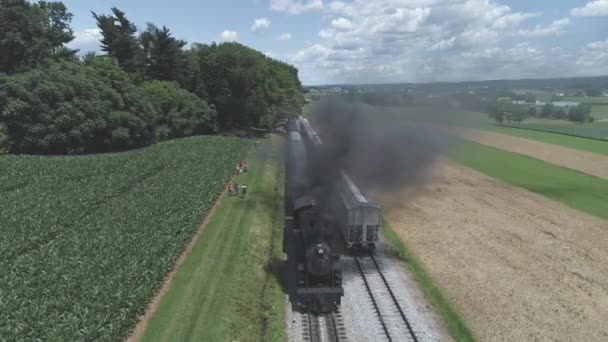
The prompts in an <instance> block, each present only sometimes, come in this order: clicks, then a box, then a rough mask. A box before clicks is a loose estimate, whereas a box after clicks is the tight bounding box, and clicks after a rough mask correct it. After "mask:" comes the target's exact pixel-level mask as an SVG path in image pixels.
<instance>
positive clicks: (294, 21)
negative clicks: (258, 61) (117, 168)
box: [64, 0, 608, 84]
mask: <svg viewBox="0 0 608 342" xmlns="http://www.w3.org/2000/svg"><path fill="white" fill-rule="evenodd" d="M64 3H65V4H66V5H67V6H68V9H69V10H70V11H71V12H72V13H73V14H74V20H73V22H72V27H73V28H74V31H75V32H76V39H75V40H74V42H72V43H71V44H70V45H71V46H72V47H77V48H80V49H81V50H82V51H83V52H85V51H98V50H99V47H98V45H99V43H98V39H99V32H98V31H97V30H96V26H95V22H94V20H93V18H92V16H91V13H90V11H95V12H97V13H109V11H110V8H111V7H114V6H116V7H118V8H120V9H122V10H123V11H125V12H126V13H127V16H128V17H129V18H130V19H131V20H132V21H133V22H135V23H136V25H137V26H138V27H139V28H143V27H145V24H146V23H147V22H151V23H154V24H156V25H158V26H162V25H166V26H167V27H169V28H170V29H171V30H172V32H173V33H174V35H175V36H176V37H178V38H181V39H184V40H187V41H189V42H202V43H208V42H211V41H222V40H237V41H239V42H241V43H244V44H246V45H248V46H251V47H253V48H255V49H257V50H260V51H262V52H264V53H267V54H269V55H271V56H273V57H275V58H278V59H281V60H284V61H287V62H289V63H292V64H294V65H296V66H297V67H298V68H299V69H300V76H301V78H302V80H303V82H304V83H305V84H323V83H383V82H429V81H462V80H480V79H497V78H522V77H530V78H547V77H561V76H585V75H600V74H608V0H594V1H589V0H559V1H555V0H552V1H549V0H546V1H532V0H240V1H237V0H223V1H204V0H199V1H195V0H174V1H166V0H164V1H160V0H89V1H82V0H64ZM256 20H257V21H256ZM256 23H257V25H256Z"/></svg>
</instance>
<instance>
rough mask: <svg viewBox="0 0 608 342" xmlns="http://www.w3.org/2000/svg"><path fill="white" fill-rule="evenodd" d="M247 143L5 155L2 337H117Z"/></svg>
mask: <svg viewBox="0 0 608 342" xmlns="http://www.w3.org/2000/svg"><path fill="white" fill-rule="evenodd" d="M243 148H244V142H243V141H241V140H237V139H231V138H223V137H205V138H202V137H194V138H188V139H182V140H175V141H170V142H167V143H163V144H158V145H155V146H152V147H149V148H147V149H143V150H138V151H132V152H128V153H121V154H108V155H98V156H83V157H36V156H28V157H17V156H4V157H0V169H1V170H2V173H1V174H0V227H2V234H1V235H0V269H1V270H2V272H0V307H2V310H0V336H2V338H7V339H8V340H34V339H42V340H62V341H75V340H118V339H120V338H122V337H124V336H125V335H126V334H127V333H128V332H129V330H130V329H131V328H132V327H133V326H134V325H135V323H136V320H137V316H138V314H141V313H142V312H143V310H144V309H145V307H146V305H147V303H148V301H149V299H150V298H151V295H152V294H153V293H154V291H155V289H156V288H157V286H158V285H159V283H160V282H161V280H162V279H163V277H164V275H165V274H166V273H167V272H168V271H169V270H170V269H171V267H172V265H173V263H174V262H175V260H176V259H177V257H178V256H179V253H180V252H181V250H182V249H183V247H184V246H185V244H186V243H187V242H188V240H189V239H190V237H191V236H192V235H193V233H194V232H195V231H196V228H197V226H198V224H199V223H200V222H201V218H202V217H203V216H204V215H205V214H206V213H207V212H208V210H209V209H210V208H211V206H212V205H213V203H214V202H215V200H216V199H217V197H218V194H219V193H220V192H221V190H222V189H223V187H224V184H225V181H226V179H227V177H229V174H230V172H231V171H232V165H233V163H234V160H236V159H237V158H238V157H239V156H240V155H241V153H242V151H243Z"/></svg>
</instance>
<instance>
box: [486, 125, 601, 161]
mask: <svg viewBox="0 0 608 342" xmlns="http://www.w3.org/2000/svg"><path fill="white" fill-rule="evenodd" d="M488 129H489V130H492V131H494V132H496V133H503V134H510V135H514V136H518V137H521V138H526V139H531V140H537V141H541V142H545V143H549V144H555V145H560V146H564V147H570V148H575V149H578V150H582V151H587V152H593V153H599V154H605V155H608V141H600V140H594V139H587V138H581V137H575V136H569V135H564V134H555V133H550V132H542V131H533V130H528V129H520V128H512V127H507V126H488Z"/></svg>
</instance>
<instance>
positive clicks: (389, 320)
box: [286, 243, 445, 342]
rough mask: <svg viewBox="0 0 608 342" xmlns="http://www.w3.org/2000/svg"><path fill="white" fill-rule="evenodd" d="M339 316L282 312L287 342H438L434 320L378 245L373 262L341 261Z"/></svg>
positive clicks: (398, 267)
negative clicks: (286, 331)
mask: <svg viewBox="0 0 608 342" xmlns="http://www.w3.org/2000/svg"><path fill="white" fill-rule="evenodd" d="M341 262H342V267H343V286H344V292H345V294H344V297H343V298H342V307H341V309H340V312H339V313H337V314H334V315H326V316H321V317H316V316H313V315H308V314H301V313H297V312H292V311H291V306H289V307H288V310H287V317H286V318H287V320H288V322H287V326H288V330H289V331H288V336H289V341H292V342H308V341H311V342H317V341H339V342H344V341H353V342H358V341H360V342H367V341H391V342H395V341H414V342H427V341H440V340H445V336H442V335H441V334H440V333H439V331H438V330H437V329H438V328H437V326H438V325H437V323H436V322H435V320H434V316H433V314H432V313H431V312H430V311H429V309H427V308H426V307H427V306H426V303H425V302H424V301H423V299H422V298H420V297H421V296H420V294H419V291H417V290H416V289H415V288H414V285H413V282H412V281H411V280H410V279H408V277H409V276H408V275H407V274H406V273H405V271H404V270H403V266H402V264H401V263H400V261H398V260H397V259H395V258H394V257H392V255H391V254H390V253H388V252H387V251H386V249H385V247H384V246H383V244H382V243H380V244H379V246H378V248H377V249H376V252H375V253H374V256H373V257H372V256H370V255H365V254H362V255H359V256H357V257H354V256H349V257H342V258H341Z"/></svg>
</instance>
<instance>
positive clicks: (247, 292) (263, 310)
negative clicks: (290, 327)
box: [143, 137, 286, 341]
mask: <svg viewBox="0 0 608 342" xmlns="http://www.w3.org/2000/svg"><path fill="white" fill-rule="evenodd" d="M276 139H279V138H278V137H276V138H275V141H274V143H271V142H269V141H266V142H264V143H263V144H261V146H259V147H258V149H257V150H255V151H253V152H252V153H251V154H250V155H249V157H248V159H247V160H248V163H249V172H248V173H246V174H244V175H240V176H238V177H237V178H236V179H235V180H236V181H237V182H239V183H241V184H243V183H244V184H247V186H248V192H247V195H246V196H245V197H244V198H241V197H238V198H237V197H234V196H232V197H231V196H226V197H224V198H223V199H222V201H221V202H220V204H219V206H218V208H217V211H216V212H215V214H214V216H213V217H212V218H211V220H210V222H209V223H208V225H207V226H206V228H205V230H204V232H203V234H202V235H201V237H200V239H199V240H198V242H197V243H196V244H195V246H194V248H193V250H192V252H191V254H190V255H189V256H188V258H187V259H186V260H185V261H184V263H183V264H182V265H181V267H180V268H179V269H178V270H177V273H176V274H175V278H174V280H173V283H172V286H171V287H170V290H169V292H168V293H167V294H166V295H165V296H164V297H163V298H162V300H161V303H160V306H159V307H158V310H157V311H156V313H155V314H154V315H153V317H152V319H151V320H150V323H149V326H148V329H147V331H146V332H145V336H144V339H143V340H144V341H283V340H286V336H285V332H284V328H283V319H284V312H283V308H284V300H283V293H282V289H281V287H280V283H281V277H280V273H281V267H282V266H281V265H282V264H283V259H282V249H281V246H282V229H283V215H284V212H283V210H284V209H283V188H282V186H283V179H284V176H283V163H282V153H281V151H280V148H279V141H277V140H276ZM275 187H278V189H279V191H277V192H275V191H274V189H275Z"/></svg>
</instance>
